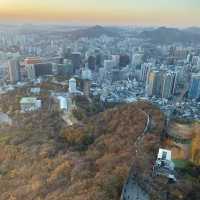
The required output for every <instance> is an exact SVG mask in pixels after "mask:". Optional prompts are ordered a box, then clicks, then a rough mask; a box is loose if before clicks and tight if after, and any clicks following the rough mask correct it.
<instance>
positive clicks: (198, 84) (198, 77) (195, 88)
mask: <svg viewBox="0 0 200 200" xmlns="http://www.w3.org/2000/svg"><path fill="white" fill-rule="evenodd" d="M199 97H200V74H192V79H191V84H190V89H189V98H191V99H197V98H199Z"/></svg>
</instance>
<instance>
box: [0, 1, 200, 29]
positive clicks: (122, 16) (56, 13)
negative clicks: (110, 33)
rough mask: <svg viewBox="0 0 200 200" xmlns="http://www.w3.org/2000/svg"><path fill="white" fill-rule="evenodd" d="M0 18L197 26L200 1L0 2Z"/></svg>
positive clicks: (199, 21)
mask: <svg viewBox="0 0 200 200" xmlns="http://www.w3.org/2000/svg"><path fill="white" fill-rule="evenodd" d="M0 19H1V20H2V21H3V20H4V21H23V22H24V21H27V22H28V21H36V22H38V21H39V22H69V23H70V22H76V23H84V24H87V23H91V24H97V23H101V24H120V25H122V24H124V25H129V24H130V25H172V26H173V25H178V26H192V25H199V26H200V0H0Z"/></svg>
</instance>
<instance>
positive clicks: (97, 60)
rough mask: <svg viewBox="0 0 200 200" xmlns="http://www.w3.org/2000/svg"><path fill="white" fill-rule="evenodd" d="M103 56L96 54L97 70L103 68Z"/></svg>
mask: <svg viewBox="0 0 200 200" xmlns="http://www.w3.org/2000/svg"><path fill="white" fill-rule="evenodd" d="M102 57H103V56H102V55H101V54H100V53H97V54H96V68H97V69H99V68H100V67H102V66H103V64H102V63H103V58H102Z"/></svg>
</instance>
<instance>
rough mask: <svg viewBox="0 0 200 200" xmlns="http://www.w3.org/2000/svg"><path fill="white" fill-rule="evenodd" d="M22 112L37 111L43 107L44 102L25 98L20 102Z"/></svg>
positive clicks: (34, 98) (33, 98)
mask: <svg viewBox="0 0 200 200" xmlns="http://www.w3.org/2000/svg"><path fill="white" fill-rule="evenodd" d="M20 107H21V112H32V111H37V110H39V109H40V108H41V107H42V101H41V100H38V99H37V98H36V97H23V98H22V99H21V101H20Z"/></svg>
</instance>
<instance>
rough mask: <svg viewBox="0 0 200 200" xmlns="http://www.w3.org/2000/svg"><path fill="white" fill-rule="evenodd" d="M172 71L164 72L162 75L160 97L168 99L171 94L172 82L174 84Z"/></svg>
mask: <svg viewBox="0 0 200 200" xmlns="http://www.w3.org/2000/svg"><path fill="white" fill-rule="evenodd" d="M174 76H175V74H173V73H170V72H168V73H165V74H164V76H163V87H162V98H163V99H169V98H170V97H171V96H172V91H173V84H174Z"/></svg>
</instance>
